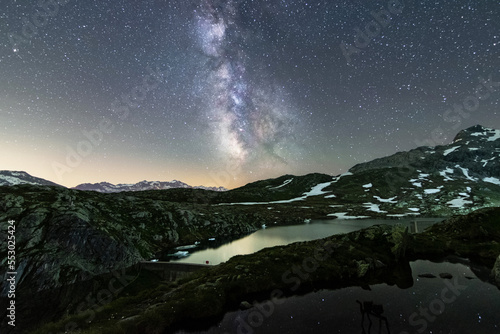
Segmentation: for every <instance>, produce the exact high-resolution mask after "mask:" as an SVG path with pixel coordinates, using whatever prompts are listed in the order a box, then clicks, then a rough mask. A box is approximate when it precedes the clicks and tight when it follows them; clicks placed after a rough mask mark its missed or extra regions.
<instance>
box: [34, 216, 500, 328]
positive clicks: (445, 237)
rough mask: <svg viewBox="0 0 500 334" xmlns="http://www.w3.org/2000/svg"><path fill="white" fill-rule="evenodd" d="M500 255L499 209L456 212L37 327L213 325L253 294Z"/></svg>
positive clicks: (245, 265) (273, 256)
mask: <svg viewBox="0 0 500 334" xmlns="http://www.w3.org/2000/svg"><path fill="white" fill-rule="evenodd" d="M499 254H500V208H488V209H482V210H479V211H477V212H474V213H471V214H469V215H467V216H457V217H453V218H451V219H448V220H447V221H445V222H443V223H440V224H437V225H434V226H433V227H431V228H429V229H428V230H426V231H425V232H423V233H421V234H417V235H413V234H409V233H408V231H407V229H406V228H405V227H404V226H395V227H390V226H387V225H377V226H374V227H371V228H368V229H365V230H361V231H357V232H352V233H349V234H345V235H336V236H331V237H328V238H325V239H321V240H316V241H310V242H299V243H294V244H291V245H288V246H279V247H272V248H266V249H264V250H262V251H260V252H257V253H255V254H251V255H245V256H235V257H233V258H231V259H230V260H229V261H227V262H226V263H222V264H220V265H218V266H214V267H211V268H207V269H203V270H200V271H198V272H196V273H194V274H192V275H191V276H189V277H187V278H184V279H183V280H180V281H177V282H174V283H167V282H160V283H159V284H157V285H156V286H154V287H150V288H149V289H144V290H143V291H140V289H137V291H135V292H134V293H131V294H130V295H129V296H127V297H124V298H120V299H117V300H115V301H113V302H112V303H110V304H108V305H106V306H105V307H103V308H102V309H101V311H100V312H98V313H93V314H90V313H85V312H82V313H80V314H78V315H74V316H69V317H67V318H65V319H61V320H60V321H59V322H56V323H50V324H47V325H45V326H44V327H42V328H40V329H38V330H35V331H34V332H33V333H40V334H42V333H54V332H60V331H63V330H64V328H65V327H66V328H67V324H69V323H71V324H73V326H74V328H78V330H81V331H82V333H169V332H171V331H173V330H175V328H177V327H178V326H183V327H184V328H186V327H189V326H190V324H191V325H192V324H193V323H196V324H209V323H211V322H213V321H216V320H217V319H220V317H221V316H222V315H223V314H224V313H225V312H227V311H228V310H232V309H236V308H238V307H241V306H242V305H247V304H246V303H245V301H247V300H266V299H271V300H273V298H276V297H281V296H285V295H292V294H300V293H306V292H308V291H313V290H315V289H320V288H330V289H334V288H341V287H346V286H368V285H370V284H377V283H383V282H384V283H387V284H391V285H393V284H397V285H398V286H399V287H401V288H406V287H410V286H412V284H413V278H412V274H411V269H410V266H409V261H412V260H416V259H431V260H437V259H443V258H444V257H446V256H450V255H453V256H459V257H468V258H470V259H471V260H472V261H473V262H474V263H479V264H481V265H484V266H486V267H488V268H489V269H491V268H493V267H494V266H495V267H498V266H500V260H499V261H497V263H496V264H495V260H496V259H497V257H498V255H499ZM493 272H495V270H493ZM478 277H479V275H478ZM141 279H142V278H141ZM486 279H488V278H486ZM496 279H499V277H496ZM494 280H495V277H494V276H493V277H492V278H491V281H494ZM242 302H243V303H242ZM90 316H92V321H91V322H90V323H89V321H88V319H89V317H90Z"/></svg>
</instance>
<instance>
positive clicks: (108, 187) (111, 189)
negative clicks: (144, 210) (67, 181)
mask: <svg viewBox="0 0 500 334" xmlns="http://www.w3.org/2000/svg"><path fill="white" fill-rule="evenodd" d="M177 188H192V189H203V190H212V191H227V189H226V188H224V187H204V186H198V187H192V186H190V185H188V184H186V183H184V182H181V181H177V180H174V181H169V182H160V181H146V180H144V181H141V182H138V183H135V184H117V185H115V184H111V183H108V182H101V183H92V184H91V183H83V184H80V185H78V186H76V187H74V188H72V189H77V190H92V191H98V192H101V193H119V192H123V191H146V190H164V189H177Z"/></svg>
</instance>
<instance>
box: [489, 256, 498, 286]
mask: <svg viewBox="0 0 500 334" xmlns="http://www.w3.org/2000/svg"><path fill="white" fill-rule="evenodd" d="M491 276H492V278H493V279H494V280H495V283H496V284H497V286H498V287H499V288H500V255H499V256H498V258H497V260H496V262H495V265H494V266H493V270H492V271H491Z"/></svg>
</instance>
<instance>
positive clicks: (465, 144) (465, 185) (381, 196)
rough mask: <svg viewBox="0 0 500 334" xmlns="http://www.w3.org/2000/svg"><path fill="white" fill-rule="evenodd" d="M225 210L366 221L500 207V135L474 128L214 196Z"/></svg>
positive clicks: (212, 197) (441, 214) (439, 214)
mask: <svg viewBox="0 0 500 334" xmlns="http://www.w3.org/2000/svg"><path fill="white" fill-rule="evenodd" d="M211 201H213V202H214V203H219V204H220V205H237V206H254V207H257V206H261V207H263V206H266V207H268V208H269V207H270V209H269V210H276V211H281V210H283V207H288V208H289V207H292V206H293V207H297V206H301V207H302V208H303V210H302V211H303V214H304V215H306V216H307V215H310V216H311V217H314V218H318V217H319V216H321V215H322V214H324V215H325V216H327V217H332V218H335V217H339V218H344V219H348V218H368V217H379V218H384V217H390V218H397V217H405V216H450V215H453V214H462V213H467V212H471V211H473V210H476V209H479V208H482V207H488V206H497V205H500V130H495V129H488V128H484V127H482V126H479V125H478V126H474V127H471V128H468V129H466V130H463V131H461V132H460V133H459V134H458V135H457V136H456V138H455V140H454V141H453V142H452V143H451V144H449V145H443V146H437V147H419V148H416V149H414V150H411V151H409V152H400V153H396V154H394V155H392V156H389V157H385V158H381V159H376V160H373V161H371V162H367V163H364V164H359V165H356V166H354V167H353V168H351V169H350V170H349V172H348V173H345V174H342V175H338V176H336V177H333V178H332V177H329V176H328V175H323V174H310V175H306V176H303V177H295V176H289V175H286V176H282V177H280V178H277V179H273V180H266V181H259V182H256V183H253V184H249V185H247V186H245V187H242V188H239V189H235V190H232V191H229V192H226V193H224V194H218V195H213V196H211Z"/></svg>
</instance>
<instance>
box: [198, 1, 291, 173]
mask: <svg viewBox="0 0 500 334" xmlns="http://www.w3.org/2000/svg"><path fill="white" fill-rule="evenodd" d="M237 7H238V2H236V1H232V0H230V1H226V2H220V1H213V0H212V1H211V0H207V1H204V2H203V3H202V5H201V6H200V7H199V9H198V10H197V11H196V17H195V20H196V29H197V35H198V37H199V42H200V47H201V49H202V51H203V53H204V55H205V56H206V63H205V64H204V70H205V71H204V73H203V75H202V77H201V78H202V79H205V81H204V87H203V91H204V99H205V100H206V105H207V107H206V110H205V113H206V118H207V119H208V122H209V124H210V130H211V132H212V134H213V138H212V139H213V140H214V141H215V143H216V144H217V145H218V150H219V152H220V154H221V156H222V158H224V159H229V160H231V162H233V163H236V164H237V166H239V167H244V166H245V165H246V164H247V163H249V162H254V161H255V160H256V159H258V161H259V165H261V166H265V165H270V166H274V165H276V164H287V155H288V154H290V151H289V150H288V149H287V147H286V146H287V145H286V144H287V140H288V139H289V138H290V137H291V136H292V134H293V129H294V123H295V122H294V118H295V117H294V115H293V112H292V111H291V110H290V108H287V107H286V106H285V103H284V102H285V101H284V99H283V95H284V94H283V92H282V89H280V87H279V86H278V85H276V84H275V83H271V82H268V80H266V79H265V78H266V76H265V73H259V72H262V70H261V69H256V68H254V67H252V68H251V69H249V64H248V63H249V55H248V54H247V53H246V40H247V39H248V38H251V34H250V33H249V32H246V31H245V30H244V29H243V28H242V27H241V26H240V25H239V24H238V22H239V21H240V20H239V18H238V15H239V14H238V8H237ZM250 72H252V73H250Z"/></svg>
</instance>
